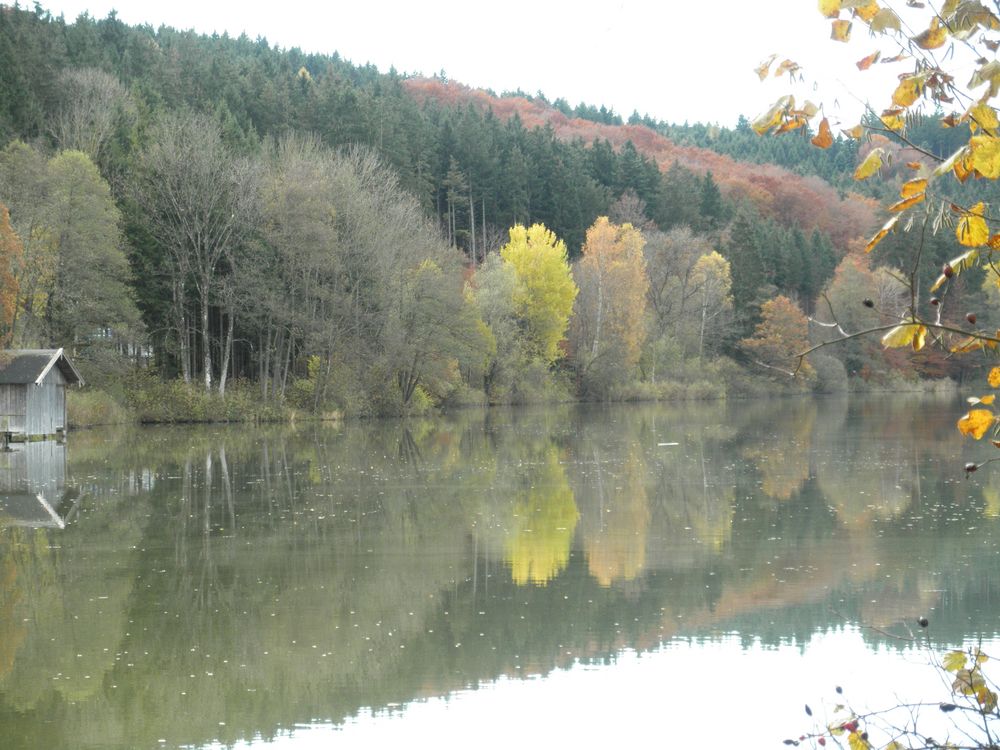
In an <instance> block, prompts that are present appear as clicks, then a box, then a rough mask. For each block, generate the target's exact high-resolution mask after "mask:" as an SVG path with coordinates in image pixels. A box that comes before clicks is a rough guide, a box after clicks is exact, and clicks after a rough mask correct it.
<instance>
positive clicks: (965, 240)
mask: <svg viewBox="0 0 1000 750" xmlns="http://www.w3.org/2000/svg"><path fill="white" fill-rule="evenodd" d="M984 210H985V207H984V206H983V204H982V202H980V203H977V204H976V205H974V206H973V207H972V208H970V209H969V210H968V211H967V212H964V213H963V215H962V218H961V219H959V221H958V226H956V227H955V237H956V238H957V239H958V242H959V244H962V245H965V246H966V247H981V246H982V245H985V244H986V243H987V242H989V241H990V227H989V225H988V224H987V223H986V219H984V218H983V211H984Z"/></svg>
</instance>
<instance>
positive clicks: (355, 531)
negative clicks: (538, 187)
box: [0, 397, 1000, 750]
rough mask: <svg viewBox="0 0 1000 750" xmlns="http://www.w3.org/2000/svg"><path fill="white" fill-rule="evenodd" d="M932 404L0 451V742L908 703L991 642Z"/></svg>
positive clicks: (750, 739) (669, 412) (983, 518)
mask: <svg viewBox="0 0 1000 750" xmlns="http://www.w3.org/2000/svg"><path fill="white" fill-rule="evenodd" d="M962 413H963V404H962V402H961V401H960V400H959V399H957V398H950V397H949V398H939V399H937V400H928V399H918V398H898V397H897V398H887V397H882V398H864V399H860V398H859V399H851V400H848V399H846V398H830V399H825V400H810V399H795V400H764V401H734V402H729V403H717V404H716V403H709V404H698V405H684V406H668V405H635V406H614V407H604V406H586V407H583V406H561V407H554V408H533V409H523V410H522V409H506V410H494V411H489V412H481V411H469V412H463V413H460V414H457V415H454V416H451V417H443V418H440V419H428V420H410V421H376V422H347V423H344V424H339V425H335V426H322V425H316V424H301V425H296V426H292V427H280V428H274V427H266V428H253V427H249V426H243V425H241V426H232V427H230V426H210V427H183V428H180V427H177V428H167V427H149V428H132V429H128V430H110V429H109V430H88V431H79V432H75V433H73V434H71V435H70V436H69V438H68V442H67V444H66V445H65V446H61V445H55V444H51V443H41V444H29V445H22V446H15V453H14V454H10V455H8V456H5V457H0V746H2V747H3V748H5V750H13V749H15V748H50V749H53V748H56V749H57V748H156V747H164V748H179V747H185V748H187V747H190V748H201V747H264V746H268V747H272V746H273V747H281V748H307V747H323V748H326V747H329V746H331V745H332V744H335V745H336V746H337V747H380V746H403V745H412V744H414V742H416V743H417V744H418V745H419V746H424V745H430V744H433V745H435V746H438V747H448V748H451V747H455V748H457V747H478V748H484V747H509V746H511V745H514V744H519V745H521V746H527V747H537V746H540V745H542V744H548V743H556V742H559V743H573V744H575V745H577V746H582V747H592V746H595V745H598V744H603V743H611V742H618V743H620V742H622V741H623V740H624V741H628V740H634V741H641V742H643V744H644V746H646V745H650V744H653V745H655V746H662V747H671V746H684V745H685V744H687V745H693V746H699V747H715V746H723V745H729V746H740V747H780V746H782V745H781V742H782V740H783V739H785V738H787V737H798V735H800V734H802V733H804V732H807V731H809V730H810V729H812V728H813V727H814V726H816V723H817V722H818V723H820V724H822V723H823V722H824V721H825V720H827V719H828V718H829V717H831V716H833V715H834V714H833V711H834V708H835V704H836V703H838V702H842V701H844V700H845V698H844V696H848V698H847V699H848V700H849V701H850V704H851V705H852V706H853V707H854V708H855V709H856V710H859V711H860V710H863V709H872V708H880V707H883V706H885V705H888V704H892V703H894V702H896V701H897V700H909V699H911V698H914V699H921V700H930V701H932V702H933V703H934V704H935V705H936V704H937V702H938V701H943V700H948V699H949V691H948V690H947V687H946V686H945V687H944V688H943V687H942V682H941V678H940V675H939V673H938V672H937V671H936V670H935V668H934V667H933V666H930V665H929V662H930V661H932V660H933V659H935V658H937V657H938V656H939V655H940V653H941V652H943V651H944V650H945V649H947V648H951V647H961V646H967V645H969V644H973V643H978V642H980V641H981V642H982V643H983V644H984V645H983V648H984V650H986V651H989V650H990V647H991V646H994V651H1000V649H996V648H995V645H996V643H997V636H998V635H1000V565H998V554H1000V547H998V544H1000V467H997V468H993V467H990V466H987V467H984V468H983V469H981V470H980V471H979V472H977V473H976V474H975V475H974V476H973V477H971V478H970V479H966V477H965V475H964V471H963V465H964V463H965V462H966V461H969V460H982V459H984V458H988V457H990V456H991V453H990V451H994V452H995V450H996V449H995V448H993V447H992V446H990V445H989V444H988V441H984V442H985V443H986V445H982V444H978V443H973V442H971V441H968V440H965V439H963V438H962V437H961V436H960V435H959V434H958V432H957V430H956V429H955V422H956V420H957V418H958V417H959V416H960V415H961V414H962ZM922 616H926V617H927V618H928V619H929V622H930V625H929V627H928V628H926V630H924V629H922V628H921V627H920V626H919V625H918V618H920V617H922ZM998 655H1000V653H998ZM838 686H839V687H841V688H842V689H843V695H841V694H838V693H836V692H835V688H836V687H838ZM806 703H808V704H810V705H811V708H812V710H813V712H814V716H813V718H809V717H808V716H807V715H806V713H805V711H804V704H806ZM939 720H940V717H931V718H930V719H928V721H929V722H932V723H933V722H935V721H939Z"/></svg>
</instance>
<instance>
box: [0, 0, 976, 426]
mask: <svg viewBox="0 0 1000 750" xmlns="http://www.w3.org/2000/svg"><path fill="white" fill-rule="evenodd" d="M557 105H560V106H553V105H550V104H548V102H547V101H545V100H544V99H541V98H538V97H535V98H530V97H529V98H526V97H524V96H513V95H509V96H501V97H497V96H494V95H491V94H488V93H485V92H475V91H471V90H469V89H467V88H465V87H462V86H460V85H457V84H454V83H451V82H447V81H444V80H441V79H424V78H419V77H408V76H404V75H400V74H398V73H397V72H395V71H390V72H388V73H385V74H383V73H380V72H379V71H377V70H376V69H375V68H374V67H372V66H356V65H353V64H351V63H350V62H349V61H346V60H343V59H342V58H340V57H339V56H338V55H336V54H332V55H316V54H305V53H302V52H301V51H299V50H297V49H291V50H282V49H279V48H276V47H273V46H271V45H270V44H269V43H268V42H267V41H266V40H264V39H256V40H251V39H249V38H247V37H246V36H241V37H239V38H232V37H228V36H226V35H222V36H218V35H212V36H207V35H200V34H196V33H194V32H184V31H177V30H174V29H171V28H167V27H161V28H159V29H153V28H151V27H149V26H134V27H133V26H128V25H126V24H123V23H122V22H121V21H120V20H118V19H117V18H116V17H115V16H114V14H112V15H110V16H109V17H108V18H105V19H102V20H97V19H93V18H90V17H89V16H86V15H84V16H81V17H80V18H78V19H76V20H75V21H74V22H67V21H66V20H65V19H63V18H54V17H52V16H51V15H49V14H48V13H46V12H45V11H44V10H42V9H41V8H40V7H38V6H36V7H35V9H34V10H26V9H22V8H19V7H17V6H14V7H11V6H0V147H2V151H0V204H2V206H3V208H2V209H0V256H2V258H3V265H2V267H0V289H2V293H3V305H2V306H0V316H2V317H0V333H2V335H3V337H4V341H5V342H7V343H8V345H10V346H16V347H33V346H65V347H67V348H70V349H72V350H73V351H74V352H75V353H76V356H77V357H78V358H80V359H81V360H82V362H84V363H85V367H86V368H87V369H88V370H89V371H90V373H91V374H92V375H91V378H90V380H91V382H92V383H95V384H97V385H104V386H109V387H110V386H111V385H112V384H115V385H118V386H120V385H121V383H122V382H125V381H123V374H124V373H126V372H127V373H131V374H130V375H129V376H128V377H129V378H131V379H132V380H131V381H129V382H133V383H135V382H138V383H139V384H140V385H143V384H145V385H148V384H149V383H150V382H152V381H150V377H149V375H150V373H151V372H152V373H155V374H156V375H157V377H158V378H162V379H166V380H171V379H173V378H179V379H181V380H183V381H186V382H188V383H199V384H201V386H202V387H203V389H204V391H205V392H212V393H220V394H223V395H224V394H226V392H227V384H231V383H232V382H233V380H234V379H235V380H237V381H239V382H240V383H241V384H242V387H244V388H252V391H253V393H255V394H258V395H257V396H255V397H254V398H259V399H260V400H261V401H262V402H276V403H293V404H295V405H296V406H299V407H303V408H305V407H308V408H310V409H315V410H328V409H332V408H339V409H344V410H348V411H358V412H379V413H384V412H398V411H405V410H409V409H416V408H424V407H426V406H428V405H432V404H441V403H463V402H473V403H480V402H483V401H490V402H508V401H532V400H539V399H555V398H568V397H578V396H584V397H594V398H608V397H616V398H646V397H690V396H717V395H723V394H725V393H726V391H727V390H729V391H732V390H734V389H735V390H743V391H746V390H761V389H771V388H777V387H779V386H777V385H776V383H778V382H779V381H780V382H785V381H787V380H788V378H787V375H786V374H785V373H787V372H788V371H789V370H790V369H794V367H795V360H794V354H795V353H797V352H799V351H802V349H803V348H805V347H806V346H808V345H809V343H810V341H812V342H816V341H817V340H818V339H817V337H818V336H822V335H831V334H830V333H829V329H826V328H822V327H816V326H813V328H812V330H810V324H809V322H808V320H807V317H806V316H807V315H812V314H813V313H815V317H816V318H820V319H829V318H830V317H831V315H830V313H831V312H833V314H834V316H836V318H837V319H838V320H840V321H841V322H843V323H845V324H846V323H848V322H850V323H856V324H857V325H862V326H863V325H876V324H879V323H880V322H885V321H887V320H892V319H893V316H895V315H898V314H899V312H900V311H901V310H902V309H903V306H904V305H905V300H903V299H902V293H901V291H900V287H899V284H898V278H897V276H898V274H896V273H894V272H893V271H892V270H891V268H889V269H879V268H875V267H873V266H872V265H871V263H870V262H869V261H868V260H867V259H866V258H865V257H864V256H863V254H860V252H859V247H860V246H861V245H863V243H859V242H858V239H859V238H861V237H864V236H865V235H866V234H868V233H870V231H871V230H872V229H873V224H874V221H875V210H876V203H875V201H874V200H872V199H871V198H863V197H860V196H857V195H854V194H852V193H848V192H846V190H845V189H844V188H843V187H841V188H834V187H832V186H831V185H830V184H829V183H828V182H826V181H824V180H823V179H821V178H820V177H819V176H818V175H824V176H829V177H830V179H831V180H832V181H833V182H836V183H838V184H840V182H839V181H838V180H837V179H836V175H837V174H842V173H843V172H844V170H849V169H850V168H852V166H853V163H854V161H855V160H856V159H857V158H858V156H859V155H863V151H864V146H862V148H861V149H860V150H859V149H858V148H857V147H856V146H854V145H852V144H850V143H847V142H846V141H842V142H840V143H838V146H837V148H835V149H832V150H831V151H830V152H829V153H826V155H825V156H820V157H810V158H812V159H813V160H815V159H823V158H825V159H827V160H828V163H826V162H824V163H823V164H822V165H821V167H822V168H820V167H816V168H814V169H807V170H803V171H806V172H810V173H811V174H809V175H806V176H803V175H799V174H795V173H793V172H792V171H789V170H788V169H785V168H783V167H779V166H776V165H773V164H765V165H761V164H753V163H751V162H750V161H746V160H741V159H740V158H738V157H742V156H745V157H747V158H748V159H752V158H754V157H753V155H751V154H749V153H747V154H743V153H741V149H740V148H730V149H729V152H730V155H725V154H722V153H719V152H718V150H716V151H712V150H709V149H708V148H701V147H700V146H702V145H711V144H700V143H699V144H698V145H691V143H690V141H688V142H687V143H683V142H682V143H675V142H673V141H671V140H670V139H669V138H667V137H665V136H664V135H663V132H666V131H664V128H663V127H661V126H660V124H657V123H642V122H638V121H636V118H633V119H632V120H631V121H630V124H628V125H618V124H616V123H617V118H616V117H615V116H613V115H612V114H611V113H608V112H607V111H606V110H605V113H604V114H603V115H602V114H601V111H600V110H598V109H597V108H595V107H590V106H588V105H580V106H579V107H577V109H576V110H569V112H567V110H568V106H567V105H565V103H564V102H560V101H559V100H557ZM649 125H654V126H656V127H649ZM677 132H678V133H680V132H682V130H681V129H678V130H677ZM733 132H734V133H737V134H738V136H739V137H737V136H733V137H732V138H729V137H728V136H726V137H725V138H722V137H716V138H715V140H716V141H723V142H733V143H737V142H742V141H740V138H742V137H743V135H745V133H743V132H742V130H741V129H739V128H738V129H737V131H733ZM727 139H728V140H727ZM799 140H800V139H798V138H789V139H787V140H776V141H769V142H768V143H784V144H786V146H785V147H786V149H787V150H788V153H797V152H798V151H797V149H799V148H800V147H801V144H800V143H799ZM767 148H770V149H772V150H773V149H775V148H781V147H780V146H768V147H767ZM818 153H821V154H823V153H825V152H818ZM734 157H737V158H734ZM758 158H759V157H758ZM773 161H778V162H781V161H782V159H781V158H777V157H775V158H774V159H773ZM784 161H785V162H787V161H788V159H787V158H786V159H785V160H784ZM887 242H888V241H887ZM945 252H947V250H946V248H945V246H944V243H942V247H941V248H934V249H933V251H932V252H930V251H929V252H927V253H926V259H927V260H926V263H927V264H933V263H938V262H939V258H938V257H937V256H938V255H940V254H941V253H945ZM905 253H906V249H905V240H897V241H896V250H895V251H894V253H893V251H890V252H889V253H886V254H883V257H885V258H887V259H888V261H889V262H890V263H891V262H895V263H896V264H897V265H899V266H903V265H904V263H903V262H902V261H904V260H905V257H904V256H905ZM859 285H863V288H864V290H865V291H866V294H867V296H868V297H871V298H873V299H877V300H878V302H879V304H878V305H877V306H876V307H875V308H873V309H869V308H863V307H858V304H857V299H856V298H857V297H858V294H859V289H862V287H861V286H859ZM953 293H954V294H958V295H960V294H961V290H960V289H959V290H958V291H956V292H953ZM824 294H825V296H823V295H824ZM828 300H829V301H830V302H833V301H836V303H837V304H836V307H833V306H831V304H828V302H827V301H828ZM825 351H826V352H829V354H828V355H824V356H822V357H820V358H819V359H820V361H819V362H818V364H816V363H815V362H814V365H815V366H807V367H803V368H800V371H799V372H798V375H800V376H803V377H804V378H805V383H806V386H811V385H816V384H819V386H820V387H836V388H839V387H844V384H845V383H846V381H847V378H848V376H852V375H854V376H860V377H863V378H867V379H871V378H874V379H876V380H878V379H880V378H883V377H884V376H886V374H888V373H891V372H892V371H893V370H894V369H898V368H900V365H901V364H902V363H901V362H896V361H892V360H890V359H886V357H885V355H883V354H882V353H881V351H880V350H879V347H878V346H877V342H876V344H871V343H865V342H861V343H858V344H855V345H854V346H853V348H848V347H845V348H843V349H841V350H837V349H832V348H831V349H828V350H825ZM922 356H924V357H925V358H927V357H928V356H930V355H922ZM135 364H140V365H142V366H143V367H142V368H141V370H142V375H141V377H140V376H136V375H135V374H134V371H133V365H135ZM957 367H958V364H957V363H953V362H950V361H947V360H944V359H943V358H941V359H940V361H935V362H933V363H927V364H925V365H919V366H918V367H917V371H918V372H919V371H921V368H922V369H923V371H926V372H928V373H933V374H935V375H954V374H956V373H957V372H958V371H957V370H956V368H957ZM906 369H910V366H909V365H908V366H907V368H906ZM759 377H768V378H770V380H766V381H765V380H760V379H759ZM801 380H802V378H800V381H801ZM248 383H249V384H251V385H247V384H248ZM796 387H802V386H796ZM153 411H154V412H155V413H154V414H152V416H153V417H169V416H170V415H168V414H165V413H161V412H156V409H155V408H154V409H153Z"/></svg>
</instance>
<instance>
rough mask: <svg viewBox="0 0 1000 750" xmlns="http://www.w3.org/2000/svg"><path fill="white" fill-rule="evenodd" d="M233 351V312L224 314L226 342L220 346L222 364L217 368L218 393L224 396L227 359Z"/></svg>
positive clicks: (227, 374)
mask: <svg viewBox="0 0 1000 750" xmlns="http://www.w3.org/2000/svg"><path fill="white" fill-rule="evenodd" d="M232 352H233V313H232V311H230V312H229V314H228V315H227V316H226V343H225V345H224V346H223V347H222V366H221V367H220V368H219V395H220V396H222V397H223V398H225V395H226V380H227V378H228V377H229V360H230V358H231V357H232Z"/></svg>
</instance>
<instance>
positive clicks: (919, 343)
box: [910, 326, 927, 352]
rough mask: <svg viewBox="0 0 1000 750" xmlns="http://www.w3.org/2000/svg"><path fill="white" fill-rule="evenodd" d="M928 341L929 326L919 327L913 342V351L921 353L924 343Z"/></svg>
mask: <svg viewBox="0 0 1000 750" xmlns="http://www.w3.org/2000/svg"><path fill="white" fill-rule="evenodd" d="M926 341H927V326H918V327H917V332H916V334H915V335H914V336H913V341H911V342H910V343H911V345H912V346H913V351H915V352H919V351H920V350H921V349H923V348H924V343H925V342H926Z"/></svg>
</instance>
